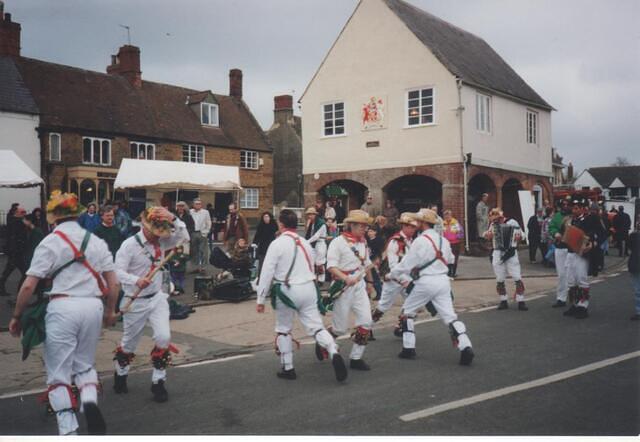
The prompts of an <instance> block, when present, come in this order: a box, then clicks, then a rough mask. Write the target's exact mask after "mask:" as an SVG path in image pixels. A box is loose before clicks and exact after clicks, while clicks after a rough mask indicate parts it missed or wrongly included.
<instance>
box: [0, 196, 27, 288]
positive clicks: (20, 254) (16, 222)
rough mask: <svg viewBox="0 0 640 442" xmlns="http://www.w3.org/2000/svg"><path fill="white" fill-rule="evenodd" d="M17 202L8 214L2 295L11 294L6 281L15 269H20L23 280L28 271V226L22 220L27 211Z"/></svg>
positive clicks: (1, 281) (1, 282) (1, 285)
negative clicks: (7, 289)
mask: <svg viewBox="0 0 640 442" xmlns="http://www.w3.org/2000/svg"><path fill="white" fill-rule="evenodd" d="M15 204H17V203H14V204H13V205H12V206H11V209H10V210H9V213H8V214H7V244H6V246H5V253H6V255H7V264H6V265H5V268H4V271H3V272H2V276H1V277H0V296H9V293H7V291H6V283H7V279H9V276H11V274H12V273H13V271H14V270H16V269H18V271H19V272H20V278H21V281H22V278H24V274H25V272H26V271H27V268H26V267H25V262H26V259H25V251H26V248H27V228H26V226H25V225H24V223H23V222H22V219H23V218H24V216H25V215H26V214H27V211H26V210H24V209H23V208H22V207H20V205H17V206H16V205H15Z"/></svg>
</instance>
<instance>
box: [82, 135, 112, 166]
mask: <svg viewBox="0 0 640 442" xmlns="http://www.w3.org/2000/svg"><path fill="white" fill-rule="evenodd" d="M84 140H91V161H85V159H84ZM94 141H99V142H100V161H99V162H97V163H96V162H95V161H93V153H94V151H93V144H94ZM105 141H106V142H107V143H109V161H108V162H107V163H103V162H102V143H103V142H105ZM111 150H112V146H111V140H110V139H108V138H97V137H82V164H94V165H97V166H111Z"/></svg>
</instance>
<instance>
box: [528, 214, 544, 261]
mask: <svg viewBox="0 0 640 442" xmlns="http://www.w3.org/2000/svg"><path fill="white" fill-rule="evenodd" d="M543 221H544V218H543V217H542V208H539V209H537V210H536V213H535V215H532V216H531V218H529V221H528V222H527V230H528V235H527V237H528V239H529V262H532V263H534V262H536V254H537V253H538V249H540V251H541V252H542V258H543V260H544V250H542V247H540V241H541V240H542V223H543Z"/></svg>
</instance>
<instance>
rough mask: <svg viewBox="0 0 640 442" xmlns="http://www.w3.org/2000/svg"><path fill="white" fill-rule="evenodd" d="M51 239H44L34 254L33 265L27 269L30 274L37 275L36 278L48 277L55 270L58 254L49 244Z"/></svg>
mask: <svg viewBox="0 0 640 442" xmlns="http://www.w3.org/2000/svg"><path fill="white" fill-rule="evenodd" d="M49 242H50V241H46V238H45V240H43V241H42V242H41V243H40V244H38V247H36V250H35V252H34V254H33V258H32V259H31V266H30V267H29V270H27V275H28V276H35V277H36V278H40V279H43V278H46V277H47V276H49V275H50V274H51V273H52V272H53V270H54V269H53V266H54V265H55V262H56V259H57V255H56V253H55V251H54V250H53V249H52V248H51V245H50V244H49Z"/></svg>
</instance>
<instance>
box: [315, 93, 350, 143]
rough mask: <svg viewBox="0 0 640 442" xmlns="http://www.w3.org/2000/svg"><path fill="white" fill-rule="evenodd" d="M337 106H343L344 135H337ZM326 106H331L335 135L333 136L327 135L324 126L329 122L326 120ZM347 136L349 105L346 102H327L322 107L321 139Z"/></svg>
mask: <svg viewBox="0 0 640 442" xmlns="http://www.w3.org/2000/svg"><path fill="white" fill-rule="evenodd" d="M336 104H342V126H339V127H342V133H341V134H336V116H335V113H336ZM325 106H331V109H332V110H331V113H332V115H333V118H332V121H333V129H332V130H333V133H332V134H331V135H325V129H324V124H325V122H326V121H327V120H326V119H325V115H324V114H325V110H324V107H325ZM345 136H347V103H345V102H344V100H335V101H327V102H326V103H322V104H321V105H320V137H321V138H336V137H345Z"/></svg>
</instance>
